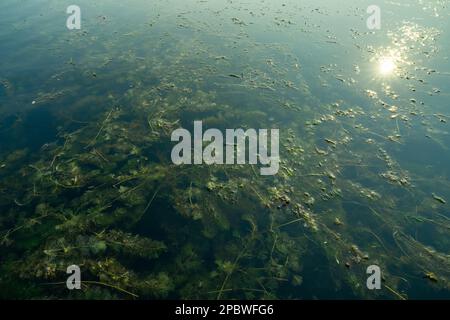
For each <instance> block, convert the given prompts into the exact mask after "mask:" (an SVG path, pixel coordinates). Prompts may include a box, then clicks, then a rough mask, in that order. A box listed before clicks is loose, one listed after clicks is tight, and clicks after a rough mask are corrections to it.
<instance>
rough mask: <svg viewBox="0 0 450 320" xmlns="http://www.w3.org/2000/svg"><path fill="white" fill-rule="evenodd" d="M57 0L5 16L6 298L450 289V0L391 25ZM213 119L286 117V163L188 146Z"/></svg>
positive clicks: (290, 6) (315, 8)
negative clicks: (184, 159)
mask: <svg viewBox="0 0 450 320" xmlns="http://www.w3.org/2000/svg"><path fill="white" fill-rule="evenodd" d="M168 2H170V3H168ZM39 3H41V4H45V5H47V6H48V5H50V8H51V9H50V11H49V12H46V10H44V9H39V7H38V4H36V3H34V4H31V2H30V3H27V4H25V5H24V7H23V8H22V9H20V10H23V12H25V11H26V10H29V11H32V10H38V11H37V12H39V15H38V16H33V17H30V18H28V19H24V20H21V19H18V18H17V17H16V19H17V20H15V22H14V23H12V22H10V21H8V19H6V20H4V21H5V24H6V27H5V28H4V29H3V30H2V31H1V32H0V36H1V37H2V38H5V39H6V41H5V42H4V44H3V45H2V46H4V47H5V49H4V51H3V48H2V51H3V53H2V55H4V60H5V61H10V62H11V63H10V64H2V65H1V66H0V70H1V72H0V77H1V82H0V83H1V89H0V139H1V140H0V297H1V298H3V299H5V298H7V299H17V298H18V299H29V298H32V299H164V298H172V299H316V298H318V299H320V298H338V299H342V298H349V299H401V300H403V299H418V298H421V299H428V298H450V237H449V235H450V207H449V205H450V203H449V201H450V200H449V199H450V179H449V178H450V170H449V169H450V166H449V164H450V150H449V147H448V146H449V142H450V138H449V127H448V123H447V122H448V120H449V117H450V113H449V111H448V101H449V100H448V99H449V92H450V77H449V75H450V73H449V72H450V70H449V64H448V52H449V51H448V49H449V48H450V42H449V39H450V37H448V35H446V33H447V32H448V31H447V30H449V29H448V28H447V29H445V27H446V26H448V21H450V20H449V14H450V10H448V9H449V4H450V2H449V1H426V4H423V3H421V2H419V1H412V2H411V3H412V5H413V6H414V10H415V11H413V12H414V14H415V15H418V16H420V17H422V16H423V17H425V18H426V19H429V20H427V21H428V23H421V22H420V19H409V20H408V16H409V17H410V16H411V15H410V13H409V12H405V13H404V15H405V17H404V19H405V20H398V19H394V18H393V17H392V16H388V15H387V16H386V17H385V18H384V19H385V21H386V22H384V23H385V24H387V25H386V27H385V28H386V29H382V30H381V31H380V32H378V33H376V34H374V33H373V32H371V31H369V30H367V29H365V24H364V23H362V24H361V22H360V21H361V19H363V18H364V15H365V7H364V6H361V5H359V6H358V5H356V4H353V5H352V4H346V5H345V7H344V8H341V9H340V10H338V9H339V8H336V7H335V6H336V5H331V4H329V3H328V2H327V1H322V2H319V3H313V2H308V1H306V3H304V4H303V3H302V4H299V3H298V2H297V1H285V3H284V4H281V3H278V2H275V1H274V2H266V1H256V0H255V1H250V2H249V3H247V4H240V3H237V2H236V3H235V2H232V1H211V2H197V1H184V2H183V3H179V2H177V1H155V2H154V3H152V4H149V3H147V2H146V1H136V4H135V7H132V6H131V5H129V6H127V7H126V10H124V7H123V6H122V5H120V4H117V3H115V2H114V1H109V0H104V1H98V3H97V4H92V3H91V4H89V2H87V1H80V6H81V7H82V8H86V9H83V10H86V13H87V14H86V19H87V20H86V22H85V23H84V25H85V27H84V28H82V30H80V31H74V32H72V31H71V32H68V31H66V30H63V26H60V27H58V26H55V25H53V23H54V21H53V19H52V18H53V17H54V16H55V15H57V14H59V13H57V12H56V11H57V10H56V9H55V7H57V3H58V2H57V1H40V2H39ZM175 3H176V4H177V5H178V6H175V5H174V4H175ZM171 4H172V5H171ZM340 5H342V4H340ZM83 6H84V7H83ZM0 7H3V8H4V10H1V11H3V13H0V16H3V15H5V17H6V16H8V13H9V16H10V15H11V14H10V13H11V12H13V11H16V10H19V9H18V6H17V5H14V4H13V1H11V0H7V1H4V3H2V4H1V5H0ZM416 7H417V8H416ZM45 8H48V7H45ZM419 8H420V9H419ZM433 8H434V9H433ZM436 8H444V9H439V10H440V11H439V13H440V15H438V16H436V12H437V11H436V10H437V9H436ZM405 10H406V9H405ZM410 10H412V9H410ZM395 13H397V14H400V13H398V12H397V11H395ZM126 17H133V19H131V20H130V18H128V19H125V18H126ZM200 17H201V19H200ZM329 17H334V18H336V19H331V20H330V19H327V18H329ZM121 18H124V19H121ZM362 21H363V20H362ZM389 21H390V23H389ZM38 22H40V23H41V27H40V30H41V31H40V32H39V34H33V36H34V37H35V38H36V41H35V42H33V43H30V44H28V45H27V46H25V47H22V45H23V43H21V42H20V41H19V40H17V39H20V38H21V37H23V38H24V39H25V40H24V41H26V39H27V35H28V33H27V32H30V31H29V28H30V26H33V25H34V24H36V23H38ZM357 23H360V24H357ZM334 24H338V25H339V28H337V27H334V28H333V25H334ZM355 25H356V26H355ZM13 34H14V36H13ZM14 38H16V40H14ZM294 39H295V41H294ZM299 43H300V44H301V45H298V44H299ZM306 45H307V46H306ZM305 47H306V48H307V49H305ZM31 49H32V50H33V51H32V52H33V53H30V50H31ZM344 53H345V54H344ZM13 57H14V59H13ZM380 61H381V64H380V65H379V62H380ZM44 65H45V66H46V68H42V69H43V70H42V71H41V72H36V74H35V77H34V78H33V77H30V76H29V74H30V73H31V72H34V71H35V70H36V68H38V67H39V66H44ZM378 69H380V70H378ZM379 71H380V72H379ZM387 73H389V75H387ZM195 120H201V121H203V126H204V127H205V128H219V129H226V128H237V127H238V128H244V129H245V128H268V129H271V128H274V129H275V128H276V129H278V128H279V129H280V168H279V172H278V174H277V175H275V176H261V175H260V174H259V167H258V165H248V164H247V165H239V164H234V165H223V166H221V165H217V166H210V165H180V166H177V165H174V164H173V163H172V161H171V159H170V154H171V150H172V147H173V145H174V144H173V143H172V142H171V133H172V132H173V131H174V130H175V129H177V128H180V127H182V128H187V129H188V130H191V129H192V125H193V121H195ZM73 264H75V265H78V266H80V268H81V271H82V289H81V290H73V291H70V290H68V289H67V288H66V278H67V274H66V268H67V267H68V266H70V265H73ZM370 265H377V266H379V267H380V268H381V270H382V289H381V290H368V289H367V287H366V279H367V276H368V275H367V273H366V269H367V267H368V266H370Z"/></svg>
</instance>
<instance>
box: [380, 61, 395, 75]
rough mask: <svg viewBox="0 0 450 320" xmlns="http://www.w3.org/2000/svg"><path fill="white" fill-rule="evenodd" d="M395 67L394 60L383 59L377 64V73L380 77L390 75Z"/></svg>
mask: <svg viewBox="0 0 450 320" xmlns="http://www.w3.org/2000/svg"><path fill="white" fill-rule="evenodd" d="M396 68H397V66H396V65H395V60H394V58H392V57H383V58H381V59H380V60H379V62H378V72H379V73H380V74H381V75H382V76H389V75H391V74H392V73H393V72H394V71H395V69H396Z"/></svg>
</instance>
